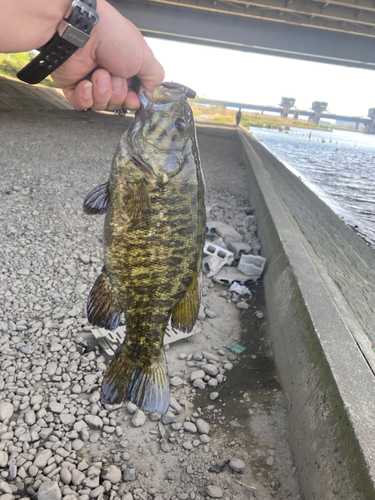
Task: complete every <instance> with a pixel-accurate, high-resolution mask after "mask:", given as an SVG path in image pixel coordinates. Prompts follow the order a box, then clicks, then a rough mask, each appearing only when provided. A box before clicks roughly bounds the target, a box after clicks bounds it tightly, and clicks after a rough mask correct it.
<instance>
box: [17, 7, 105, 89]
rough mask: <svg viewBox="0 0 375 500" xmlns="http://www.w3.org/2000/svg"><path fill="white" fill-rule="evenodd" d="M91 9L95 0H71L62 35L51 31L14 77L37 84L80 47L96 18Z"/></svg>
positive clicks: (83, 43)
mask: <svg viewBox="0 0 375 500" xmlns="http://www.w3.org/2000/svg"><path fill="white" fill-rule="evenodd" d="M95 8H96V0H74V1H73V2H72V11H71V13H70V15H69V17H68V18H67V19H64V22H63V23H61V24H62V25H63V26H62V29H63V30H64V31H63V32H62V34H61V35H60V33H59V32H57V33H55V34H54V35H53V37H52V38H51V39H50V40H49V41H48V42H47V43H46V44H45V45H44V46H43V47H41V48H40V49H39V50H40V52H39V54H38V55H37V56H36V57H35V58H34V59H33V60H32V61H30V62H29V63H28V64H27V65H26V66H25V67H24V68H22V69H21V70H20V71H19V72H18V73H17V78H19V79H20V80H22V81H23V82H26V83H31V84H35V83H40V82H41V81H42V80H44V78H46V77H47V76H48V75H50V74H51V73H52V72H53V71H55V70H56V69H57V68H59V67H60V66H61V65H62V64H63V63H64V62H65V61H66V60H67V59H69V57H70V56H72V55H73V54H74V53H75V52H76V51H77V50H78V49H79V48H80V47H83V46H84V45H85V43H86V42H87V40H88V39H89V38H90V33H91V31H92V29H93V27H94V26H95V24H96V22H97V21H98V19H99V17H98V14H97V13H96V11H95Z"/></svg>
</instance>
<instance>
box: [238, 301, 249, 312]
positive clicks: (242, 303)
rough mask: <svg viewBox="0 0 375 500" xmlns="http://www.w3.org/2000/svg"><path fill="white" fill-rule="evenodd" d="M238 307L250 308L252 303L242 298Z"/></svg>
mask: <svg viewBox="0 0 375 500" xmlns="http://www.w3.org/2000/svg"><path fill="white" fill-rule="evenodd" d="M236 307H238V309H245V310H246V309H249V307H250V305H249V304H248V303H247V302H246V300H241V301H240V302H237V304H236Z"/></svg>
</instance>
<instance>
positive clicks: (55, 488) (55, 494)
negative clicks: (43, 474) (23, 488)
mask: <svg viewBox="0 0 375 500" xmlns="http://www.w3.org/2000/svg"><path fill="white" fill-rule="evenodd" d="M37 499H38V500H60V499H61V491H60V488H59V485H58V484H57V483H56V481H50V482H44V483H42V484H41V485H40V487H39V490H38V493H37Z"/></svg>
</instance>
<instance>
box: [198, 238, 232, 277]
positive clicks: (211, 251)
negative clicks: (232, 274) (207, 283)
mask: <svg viewBox="0 0 375 500" xmlns="http://www.w3.org/2000/svg"><path fill="white" fill-rule="evenodd" d="M203 253H204V255H206V257H204V258H203V260H202V268H203V272H205V273H206V274H207V276H208V277H211V276H214V275H215V274H216V273H217V272H218V271H219V270H220V269H221V268H222V267H223V266H225V265H226V264H228V265H230V264H232V262H233V259H234V255H233V253H232V252H229V250H225V248H221V247H219V246H217V245H214V244H213V243H210V242H207V241H206V243H205V245H204V250H203Z"/></svg>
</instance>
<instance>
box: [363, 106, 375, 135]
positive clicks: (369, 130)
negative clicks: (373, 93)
mask: <svg viewBox="0 0 375 500" xmlns="http://www.w3.org/2000/svg"><path fill="white" fill-rule="evenodd" d="M368 116H369V117H370V118H371V122H370V123H366V125H365V130H364V133H365V134H375V108H370V109H369V110H368Z"/></svg>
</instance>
